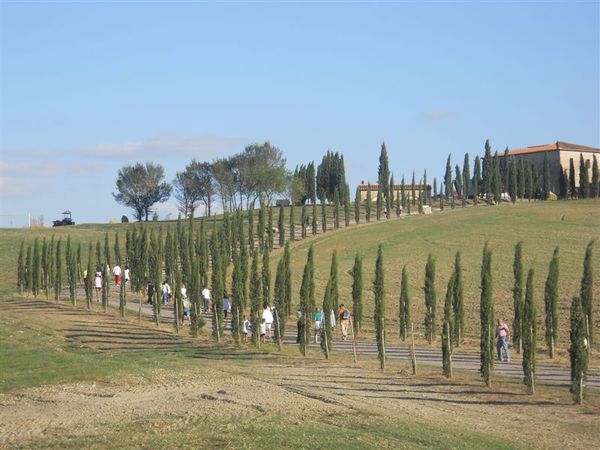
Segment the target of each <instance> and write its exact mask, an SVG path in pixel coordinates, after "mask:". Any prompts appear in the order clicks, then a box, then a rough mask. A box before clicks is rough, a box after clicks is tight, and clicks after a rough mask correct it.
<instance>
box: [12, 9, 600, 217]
mask: <svg viewBox="0 0 600 450" xmlns="http://www.w3.org/2000/svg"><path fill="white" fill-rule="evenodd" d="M0 9H1V23H0V25H1V27H0V28H1V31H0V39H1V43H0V45H1V47H0V51H1V97H0V105H1V116H0V126H1V142H0V148H1V155H0V201H1V203H0V209H1V212H0V214H1V215H2V220H1V222H0V225H2V226H8V225H11V224H12V225H13V226H22V225H23V224H24V222H25V219H24V218H25V215H26V214H28V213H31V214H32V215H34V216H39V215H43V216H44V218H45V223H46V225H48V224H49V223H50V221H51V220H52V219H54V218H58V217H60V212H62V211H63V210H64V209H67V208H68V209H71V210H72V211H73V216H74V219H75V220H76V221H77V222H78V223H82V222H98V223H106V222H107V221H108V220H109V219H110V218H117V219H119V218H120V217H121V215H122V214H127V215H129V216H130V217H131V211H130V210H128V209H127V208H125V207H123V206H122V205H119V204H117V203H116V202H115V201H114V200H113V197H112V195H111V193H112V192H114V191H115V180H116V176H117V172H118V170H119V168H120V167H122V166H124V165H126V164H132V163H135V162H137V161H142V162H145V161H152V162H155V163H160V164H162V165H163V166H164V167H165V171H166V175H167V179H168V180H169V181H170V180H172V179H173V177H174V176H175V173H176V172H177V171H181V170H183V168H184V167H185V165H186V164H187V163H188V162H189V161H190V160H191V159H192V158H193V157H195V158H197V159H199V160H212V159H213V158H215V157H217V156H224V155H228V154H232V153H236V152H239V151H241V150H242V149H243V148H244V146H245V145H247V144H250V143H253V142H262V141H265V140H269V141H270V142H271V143H273V144H274V145H276V146H278V147H279V148H281V149H282V151H283V152H284V154H285V156H286V157H287V160H288V167H289V168H291V169H293V168H294V167H295V166H296V165H297V164H300V163H307V162H309V161H311V160H316V161H317V162H319V161H320V160H321V157H322V155H323V154H324V153H325V152H326V151H327V150H328V149H331V150H335V151H340V152H342V153H343V154H344V157H345V160H346V173H347V178H348V180H349V181H350V183H351V186H352V187H353V186H356V184H357V183H359V182H360V181H361V180H375V179H376V177H377V157H378V154H379V150H380V146H381V142H382V141H384V140H385V142H386V144H387V147H388V151H389V155H390V166H391V170H392V171H393V172H394V174H395V178H396V180H399V179H400V178H401V176H402V174H405V175H406V176H407V178H410V177H411V176H412V171H413V169H414V170H416V171H417V178H418V177H419V176H420V175H421V174H422V172H423V170H424V169H427V172H428V175H429V178H430V179H432V178H433V176H438V178H439V176H440V175H441V174H442V171H443V170H444V166H445V160H446V157H447V155H448V154H449V153H452V155H453V161H455V162H460V163H461V164H462V160H463V156H464V153H465V152H469V153H470V154H471V157H472V158H473V157H474V155H475V154H478V153H479V154H481V153H482V152H483V144H484V142H485V140H486V139H488V138H489V139H490V141H491V143H492V146H493V148H494V149H498V150H503V149H504V148H505V147H506V146H508V147H509V148H518V147H524V146H527V145H537V144H545V143H550V142H554V141H556V140H564V141H567V142H574V143H578V144H582V145H590V146H596V147H599V146H600V25H599V24H600V8H599V2H598V1H590V2H573V1H570V2H531V3H527V2H493V3H479V2H429V3H422V2H387V3H342V2H336V3H325V2H312V3H305V4H303V3H285V4H282V3H274V2H273V3H269V2H263V3H241V2H228V3H223V4H217V3H200V2H197V3H195V2H186V3H160V2H152V3H150V2H147V3H145V2H129V3H118V2H114V3H87V2H78V3H39V2H36V3H23V2H7V1H3V2H2V3H1V6H0ZM158 211H159V214H160V216H161V218H163V217H165V216H166V215H168V214H169V213H171V214H172V216H176V208H175V206H174V201H173V200H172V201H170V202H168V203H167V204H163V205H159V207H158Z"/></svg>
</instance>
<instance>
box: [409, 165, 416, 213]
mask: <svg viewBox="0 0 600 450" xmlns="http://www.w3.org/2000/svg"><path fill="white" fill-rule="evenodd" d="M410 197H411V198H410V203H411V204H412V206H417V186H416V182H415V171H414V170H413V174H412V184H411V187H410ZM409 212H410V209H409Z"/></svg>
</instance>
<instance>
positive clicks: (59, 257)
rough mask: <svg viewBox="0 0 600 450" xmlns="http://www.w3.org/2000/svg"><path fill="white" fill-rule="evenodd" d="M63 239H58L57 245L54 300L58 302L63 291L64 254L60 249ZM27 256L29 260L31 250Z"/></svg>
mask: <svg viewBox="0 0 600 450" xmlns="http://www.w3.org/2000/svg"><path fill="white" fill-rule="evenodd" d="M60 244H61V239H60V238H59V239H58V242H57V243H56V258H55V261H56V263H55V268H56V278H55V280H54V300H56V301H57V302H58V301H59V300H60V293H61V291H62V252H61V249H60ZM27 254H28V257H27V259H29V249H27Z"/></svg>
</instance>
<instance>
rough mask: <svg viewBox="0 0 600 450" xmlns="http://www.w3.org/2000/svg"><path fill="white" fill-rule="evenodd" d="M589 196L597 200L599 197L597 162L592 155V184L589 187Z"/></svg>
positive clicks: (599, 179)
mask: <svg viewBox="0 0 600 450" xmlns="http://www.w3.org/2000/svg"><path fill="white" fill-rule="evenodd" d="M590 196H591V197H592V198H598V196H600V171H599V170H598V160H597V159H596V155H594V162H593V163H592V184H591V186H590Z"/></svg>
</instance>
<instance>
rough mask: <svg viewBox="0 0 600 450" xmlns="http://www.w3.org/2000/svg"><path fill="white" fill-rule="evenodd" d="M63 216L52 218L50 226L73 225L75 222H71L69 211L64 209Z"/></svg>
mask: <svg viewBox="0 0 600 450" xmlns="http://www.w3.org/2000/svg"><path fill="white" fill-rule="evenodd" d="M62 215H63V218H62V219H59V220H54V221H52V226H53V227H62V226H66V225H75V222H73V219H72V218H71V211H68V210H67V211H64V212H63V213H62Z"/></svg>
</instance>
